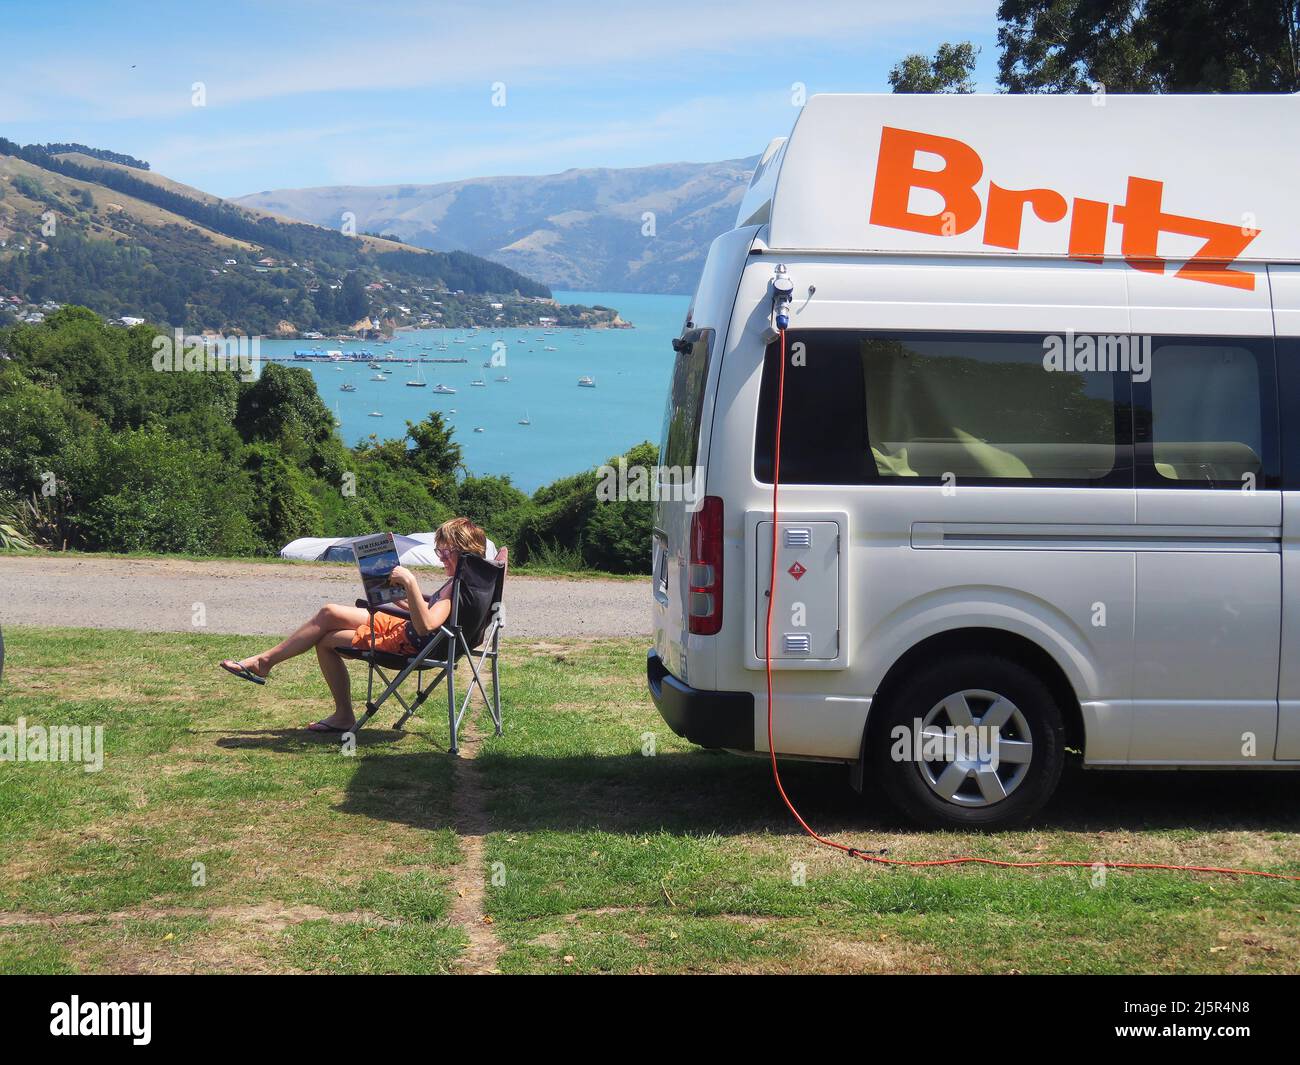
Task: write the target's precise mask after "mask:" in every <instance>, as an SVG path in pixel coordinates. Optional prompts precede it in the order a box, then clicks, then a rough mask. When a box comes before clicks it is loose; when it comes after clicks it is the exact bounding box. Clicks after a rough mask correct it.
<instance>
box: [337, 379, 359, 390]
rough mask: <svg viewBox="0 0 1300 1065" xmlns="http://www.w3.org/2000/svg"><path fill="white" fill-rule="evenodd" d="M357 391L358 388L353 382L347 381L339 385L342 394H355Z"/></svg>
mask: <svg viewBox="0 0 1300 1065" xmlns="http://www.w3.org/2000/svg"><path fill="white" fill-rule="evenodd" d="M356 390H357V386H356V385H354V384H353V383H352V382H351V381H345V382H344V383H343V384H341V385H339V391H340V392H355V391H356Z"/></svg>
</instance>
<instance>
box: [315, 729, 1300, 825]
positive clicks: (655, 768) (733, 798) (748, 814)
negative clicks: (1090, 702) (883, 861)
mask: <svg viewBox="0 0 1300 1065" xmlns="http://www.w3.org/2000/svg"><path fill="white" fill-rule="evenodd" d="M440 764H441V765H442V766H449V765H454V762H453V760H452V759H450V758H449V757H448V756H447V755H445V754H442V753H439V752H433V751H427V750H426V751H418V752H412V753H410V754H407V753H405V752H403V753H399V754H394V755H392V756H390V757H387V758H384V759H379V760H373V761H371V762H365V761H363V762H361V763H359V764H358V766H357V772H356V773H355V774H354V775H353V777H352V779H351V781H350V782H349V784H348V788H347V795H346V797H345V800H344V803H343V804H342V806H340V809H341V810H344V811H351V812H355V813H363V814H365V815H366V816H370V817H377V818H379V819H381V820H401V812H400V811H395V810H386V809H385V807H384V805H383V803H382V802H376V801H375V799H374V796H373V795H372V794H371V792H372V790H373V786H374V784H376V783H377V782H378V781H377V780H376V775H377V774H381V775H382V777H383V778H384V779H385V780H390V781H391V779H392V777H393V775H394V774H400V775H401V776H402V777H404V778H407V779H409V780H412V781H424V782H428V783H432V781H433V780H443V779H447V778H446V777H444V776H443V773H444V772H445V771H446V770H445V769H441V768H440ZM399 767H400V768H399ZM476 772H477V773H478V774H479V782H480V787H481V789H482V796H483V800H484V803H485V805H486V809H487V813H488V818H489V820H490V822H491V829H492V831H497V832H510V831H515V830H518V831H604V832H615V833H626V834H643V833H651V832H657V831H667V832H674V833H690V834H697V835H702V834H718V835H739V834H744V833H753V832H769V833H774V834H778V835H779V834H798V833H799V832H801V831H802V830H801V829H800V828H799V827H798V825H797V824H795V822H794V820H793V818H791V816H790V814H789V812H788V811H787V810H786V808H785V806H784V804H783V803H782V802H781V799H780V796H779V795H778V794H777V793H776V789H775V788H774V786H773V783H772V774H771V769H770V767H769V764H768V762H767V761H766V760H765V759H761V758H743V757H739V756H735V755H728V754H722V753H715V752H711V751H703V750H694V751H689V752H681V753H668V754H659V755H656V756H655V757H651V758H645V757H642V756H640V755H639V754H627V755H600V756H596V755H593V756H582V757H572V756H568V757H544V756H538V755H518V756H515V755H510V754H509V753H506V752H505V751H503V750H500V749H497V750H493V751H484V752H482V753H481V754H480V755H479V757H478V759H477V764H476ZM781 779H782V782H783V783H784V785H785V789H786V792H787V794H789V796H790V798H791V800H792V801H793V802H794V804H795V805H796V807H798V809H799V812H800V813H801V814H802V815H803V816H804V818H805V819H806V820H807V821H808V823H809V824H810V825H812V826H813V827H814V828H815V829H816V830H817V831H818V832H821V833H824V834H829V835H844V834H850V835H856V836H858V838H859V839H860V840H861V842H862V844H863V845H864V846H870V840H869V838H868V839H863V838H862V836H863V833H870V832H872V831H882V832H883V831H890V832H893V831H900V830H902V831H913V830H914V828H913V826H912V825H911V823H910V822H908V821H906V820H905V819H904V818H902V817H901V816H900V815H898V814H897V813H896V812H895V811H894V810H893V808H892V807H891V806H890V805H889V803H888V802H887V801H886V800H885V798H884V797H883V795H881V794H880V793H879V792H878V790H877V789H875V788H873V787H868V789H867V792H866V794H865V795H858V794H857V793H856V792H854V791H853V790H852V788H851V787H850V786H849V783H848V774H847V771H846V770H845V769H844V768H843V767H840V766H833V765H820V764H813V763H799V762H787V763H783V764H782V766H781ZM1298 792H1300V778H1297V776H1296V775H1294V774H1290V773H1257V774H1248V773H1214V772H1179V773H1166V772H1136V771H1126V772H1123V773H1114V772H1112V773H1093V772H1090V773H1083V772H1080V771H1077V770H1076V771H1073V772H1067V774H1066V775H1065V777H1064V778H1063V780H1062V784H1061V788H1060V790H1059V791H1058V793H1057V796H1056V798H1055V799H1054V801H1053V802H1052V803H1051V804H1050V805H1049V806H1048V808H1047V809H1046V810H1045V811H1044V812H1043V813H1042V814H1041V815H1040V816H1039V817H1038V818H1037V819H1036V820H1035V821H1034V822H1032V823H1031V824H1030V825H1029V826H1028V827H1029V828H1031V829H1036V830H1047V831H1053V830H1062V831H1071V832H1099V831H1124V830H1128V831H1162V830H1164V831H1168V830H1179V829H1183V830H1188V831H1196V832H1210V831H1229V830H1231V831H1255V832H1258V831H1277V832H1300V809H1298V808H1297V803H1296V801H1295V799H1296V796H1297V793H1298Z"/></svg>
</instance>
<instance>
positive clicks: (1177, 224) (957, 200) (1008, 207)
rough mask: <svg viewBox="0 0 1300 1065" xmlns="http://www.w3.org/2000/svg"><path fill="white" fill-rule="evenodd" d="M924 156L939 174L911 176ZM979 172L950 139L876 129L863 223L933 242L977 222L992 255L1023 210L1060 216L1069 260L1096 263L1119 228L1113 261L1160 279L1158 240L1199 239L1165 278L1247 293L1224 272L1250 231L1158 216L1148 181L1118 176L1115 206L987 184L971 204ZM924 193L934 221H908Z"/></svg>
mask: <svg viewBox="0 0 1300 1065" xmlns="http://www.w3.org/2000/svg"><path fill="white" fill-rule="evenodd" d="M918 152H924V153H926V154H928V155H936V156H938V157H939V158H940V159H942V160H943V164H944V165H943V169H941V170H919V169H917V167H916V155H917V153H918ZM983 174H984V161H983V160H982V159H981V158H980V156H979V153H978V152H976V151H975V149H974V148H972V147H971V146H970V145H969V144H965V143H963V142H962V141H959V140H955V139H954V138H952V137H940V136H938V135H936V134H932V133H918V132H916V131H915V130H910V129H896V128H894V127H893V126H885V127H884V128H883V129H882V130H881V132H880V155H879V157H878V161H877V164H876V183H875V187H874V189H873V192H872V196H871V224H872V225H874V226H884V227H886V228H888V229H903V230H908V231H909V232H912V233H929V234H931V235H933V236H944V237H950V236H956V235H959V234H961V233H967V232H969V231H970V230H972V229H974V228H975V226H976V225H977V224H978V223H979V220H980V217H981V215H983V217H984V233H983V242H984V244H985V245H987V246H989V247H993V248H1010V249H1012V250H1013V251H1014V250H1017V249H1019V247H1020V226H1021V222H1022V221H1023V219H1024V210H1025V207H1026V206H1028V207H1029V209H1030V210H1031V211H1033V213H1034V214H1035V216H1037V217H1038V218H1040V219H1041V220H1042V221H1044V222H1060V221H1062V220H1063V219H1064V218H1065V217H1066V215H1067V214H1068V215H1069V216H1070V223H1069V240H1068V244H1067V253H1068V255H1069V257H1070V258H1071V259H1078V260H1081V261H1082V262H1089V263H1099V262H1101V261H1102V259H1103V258H1104V257H1105V251H1106V226H1107V225H1108V224H1109V223H1110V222H1112V221H1114V222H1116V223H1117V224H1118V225H1119V226H1120V227H1121V228H1122V234H1121V238H1120V254H1121V255H1123V256H1124V259H1125V261H1126V262H1127V263H1128V265H1129V266H1131V267H1133V268H1134V269H1136V270H1144V271H1147V272H1149V273H1153V274H1163V273H1164V270H1165V261H1164V260H1163V259H1162V258H1160V257H1159V256H1158V255H1157V254H1156V243H1157V241H1158V240H1159V238H1160V235H1161V234H1162V233H1177V234H1180V235H1182V236H1188V237H1200V238H1202V239H1203V240H1204V241H1205V243H1204V244H1202V245H1201V248H1200V250H1199V251H1198V252H1197V253H1196V254H1195V255H1193V256H1192V258H1191V259H1190V260H1189V261H1188V262H1187V263H1186V264H1185V265H1184V266H1183V267H1182V269H1180V270H1179V271H1178V272H1177V273H1176V274H1175V276H1176V277H1182V278H1188V279H1190V280H1192V281H1203V282H1206V283H1207V284H1211V285H1226V286H1227V287H1229V288H1240V289H1246V290H1253V289H1254V287H1255V276H1254V275H1253V274H1251V273H1247V272H1246V271H1243V270H1233V269H1231V264H1232V263H1233V262H1235V261H1236V259H1237V256H1239V255H1240V254H1241V253H1242V252H1243V251H1245V249H1246V247H1247V246H1248V245H1249V244H1250V242H1251V241H1252V240H1254V239H1255V238H1256V237H1257V236H1259V233H1260V231H1259V230H1258V229H1252V228H1249V227H1245V226H1240V225H1232V224H1230V223H1228V222H1212V221H1210V220H1209V219H1206V218H1190V217H1188V216H1186V215H1178V214H1167V213H1165V212H1164V211H1163V210H1161V206H1160V205H1161V200H1162V197H1163V195H1164V187H1165V186H1164V182H1162V181H1154V180H1152V179H1150V178H1141V177H1132V176H1130V177H1129V179H1128V191H1127V196H1126V198H1125V201H1124V202H1123V203H1120V204H1114V205H1112V204H1109V203H1106V202H1104V201H1102V200H1088V199H1083V198H1081V197H1078V196H1076V197H1074V198H1073V200H1071V201H1069V202H1067V201H1066V198H1065V197H1064V196H1063V195H1061V193H1059V192H1057V191H1056V190H1055V189H1004V188H1002V187H1001V186H1000V185H998V184H996V183H995V182H993V181H990V182H989V191H988V204H987V205H985V204H983V203H981V202H980V197H979V194H978V193H977V192H976V191H975V185H976V183H978V182H979V180H980V178H981V177H982V176H983ZM914 188H921V189H930V190H931V191H932V192H936V193H938V194H939V196H940V197H941V198H942V200H943V210H942V211H939V212H938V213H937V214H917V213H916V212H914V211H911V210H909V209H908V201H909V198H910V196H911V192H912V189H914Z"/></svg>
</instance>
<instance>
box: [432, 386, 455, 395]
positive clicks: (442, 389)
mask: <svg viewBox="0 0 1300 1065" xmlns="http://www.w3.org/2000/svg"><path fill="white" fill-rule="evenodd" d="M433 390H434V391H435V392H437V393H438V395H440V396H454V395H455V394H456V390H455V389H454V388H448V387H447V386H446V385H434V386H433Z"/></svg>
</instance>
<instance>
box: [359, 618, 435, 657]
mask: <svg viewBox="0 0 1300 1065" xmlns="http://www.w3.org/2000/svg"><path fill="white" fill-rule="evenodd" d="M373 620H374V625H375V648H376V649H377V650H380V651H387V652H388V653H389V654H394V655H413V654H415V653H416V652H417V651H419V648H418V647H416V646H415V643H414V641H415V637H416V633H415V632H414V631H412V630H413V628H414V626H412V625H411V623H410V622H409V621H407V620H405V619H404V618H395V617H393V615H392V614H375V615H374V619H373ZM352 646H353V647H356V648H358V649H360V650H362V651H368V650H370V625H369V624H368V623H366V622H362V623H361V624H360V625H359V626H358V627H357V630H356V632H355V633H354V634H353V636H352Z"/></svg>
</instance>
